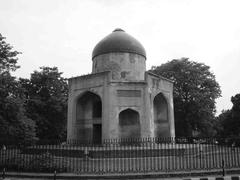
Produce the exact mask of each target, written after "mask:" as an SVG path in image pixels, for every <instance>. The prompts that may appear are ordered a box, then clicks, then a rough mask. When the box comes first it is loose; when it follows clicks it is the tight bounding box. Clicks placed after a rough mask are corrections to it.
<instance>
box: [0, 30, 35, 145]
mask: <svg viewBox="0 0 240 180" xmlns="http://www.w3.org/2000/svg"><path fill="white" fill-rule="evenodd" d="M19 53H20V52H17V51H14V50H13V47H12V46H10V45H9V44H8V43H6V42H5V38H4V37H3V36H2V35H1V34H0V137H1V138H3V139H8V140H10V139H12V140H16V141H32V140H34V139H35V123H34V122H33V121H32V120H31V119H29V118H28V117H27V116H26V112H25V109H24V102H25V99H24V98H23V97H24V96H23V89H22V87H21V85H20V84H19V82H18V81H17V80H16V78H15V77H13V76H12V75H11V72H12V71H15V70H17V69H18V68H19V66H18V65H17V60H18V58H17V55H18V54H19Z"/></svg>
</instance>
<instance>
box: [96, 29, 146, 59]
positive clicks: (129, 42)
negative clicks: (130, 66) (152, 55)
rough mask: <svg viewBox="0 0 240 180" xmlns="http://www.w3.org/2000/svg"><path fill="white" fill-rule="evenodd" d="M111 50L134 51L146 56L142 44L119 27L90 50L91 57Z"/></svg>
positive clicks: (111, 51)
mask: <svg viewBox="0 0 240 180" xmlns="http://www.w3.org/2000/svg"><path fill="white" fill-rule="evenodd" d="M113 52H126V53H134V54H139V55H142V56H144V58H146V51H145V49H144V47H143V46H142V44H141V43H140V42H139V41H138V40H136V39H135V38H134V37H132V36H131V35H129V34H127V33H126V32H125V31H124V30H122V29H119V28H117V29H115V30H114V31H113V32H112V33H111V34H109V35H108V36H106V37H105V38H103V39H102V40H101V41H100V42H99V43H98V44H97V45H96V46H95V48H94V49H93V52H92V59H93V58H94V57H96V56H98V55H101V54H106V53H113Z"/></svg>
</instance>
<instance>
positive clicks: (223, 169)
mask: <svg viewBox="0 0 240 180" xmlns="http://www.w3.org/2000/svg"><path fill="white" fill-rule="evenodd" d="M222 175H223V176H225V168H224V160H223V159H222Z"/></svg>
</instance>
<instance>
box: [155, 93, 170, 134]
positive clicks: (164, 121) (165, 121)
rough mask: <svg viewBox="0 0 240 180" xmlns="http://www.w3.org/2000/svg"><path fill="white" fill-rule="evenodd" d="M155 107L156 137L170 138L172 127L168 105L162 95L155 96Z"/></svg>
mask: <svg viewBox="0 0 240 180" xmlns="http://www.w3.org/2000/svg"><path fill="white" fill-rule="evenodd" d="M153 107H154V134H155V137H169V136H170V129H169V128H170V127H169V118H168V103H167V100H166V98H165V97H164V96H163V94H162V93H159V94H158V95H156V96H155V98H154V100H153Z"/></svg>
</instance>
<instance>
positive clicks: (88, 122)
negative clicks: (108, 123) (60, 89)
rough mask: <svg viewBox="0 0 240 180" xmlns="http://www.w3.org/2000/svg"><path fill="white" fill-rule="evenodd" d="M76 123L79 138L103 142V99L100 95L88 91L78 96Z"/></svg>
mask: <svg viewBox="0 0 240 180" xmlns="http://www.w3.org/2000/svg"><path fill="white" fill-rule="evenodd" d="M76 123H77V124H78V126H79V130H78V132H77V138H78V140H80V141H92V142H94V143H101V136H102V127H101V126H102V101H101V98H100V96H99V95H97V94H95V93H93V92H90V91H86V92H84V93H83V94H82V95H81V96H79V97H78V98H77V102H76Z"/></svg>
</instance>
